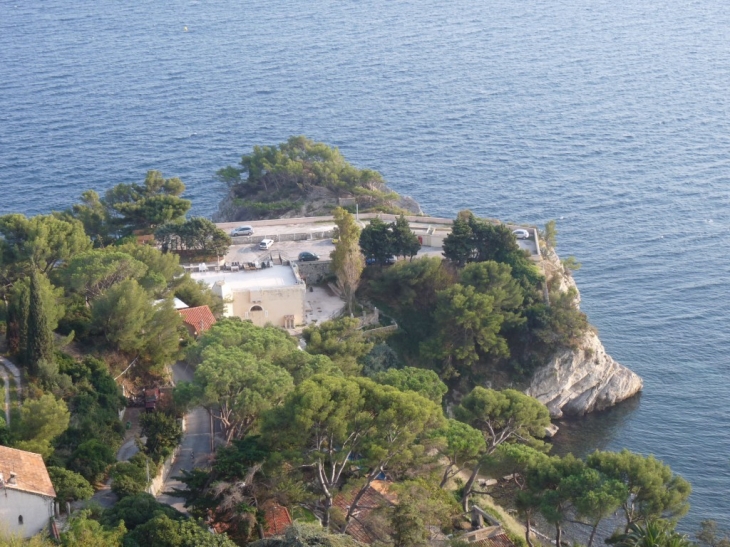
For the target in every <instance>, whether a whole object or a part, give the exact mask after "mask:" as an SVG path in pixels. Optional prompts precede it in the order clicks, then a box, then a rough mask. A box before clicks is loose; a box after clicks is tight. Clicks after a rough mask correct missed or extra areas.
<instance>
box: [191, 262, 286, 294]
mask: <svg viewBox="0 0 730 547" xmlns="http://www.w3.org/2000/svg"><path fill="white" fill-rule="evenodd" d="M190 277H192V278H193V279H194V280H196V281H205V283H207V284H208V285H209V286H211V287H212V286H213V285H214V284H215V283H216V282H217V281H224V282H225V283H226V285H228V286H229V287H230V288H231V289H234V290H236V289H265V288H271V287H290V286H293V285H298V284H299V283H301V280H300V279H298V277H297V275H296V274H295V273H294V269H293V268H292V267H291V266H278V265H275V266H272V267H271V268H262V269H259V270H248V271H238V272H231V271H225V270H223V271H220V272H214V271H208V272H191V274H190Z"/></svg>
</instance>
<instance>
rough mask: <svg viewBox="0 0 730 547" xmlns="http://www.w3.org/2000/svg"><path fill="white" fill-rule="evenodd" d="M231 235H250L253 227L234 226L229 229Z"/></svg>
mask: <svg viewBox="0 0 730 547" xmlns="http://www.w3.org/2000/svg"><path fill="white" fill-rule="evenodd" d="M231 235H232V236H233V237H236V236H252V235H253V228H252V227H251V226H239V227H238V228H234V229H233V230H231Z"/></svg>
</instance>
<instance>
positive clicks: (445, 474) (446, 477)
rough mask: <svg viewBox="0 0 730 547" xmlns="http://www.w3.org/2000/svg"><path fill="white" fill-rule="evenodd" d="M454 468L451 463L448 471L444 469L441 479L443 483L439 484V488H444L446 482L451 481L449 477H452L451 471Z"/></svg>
mask: <svg viewBox="0 0 730 547" xmlns="http://www.w3.org/2000/svg"><path fill="white" fill-rule="evenodd" d="M452 468H453V465H450V464H449V466H448V467H447V468H446V471H444V476H443V478H442V479H441V484H439V488H443V487H444V486H446V483H447V482H449V479H450V478H451V477H449V471H451V469H452Z"/></svg>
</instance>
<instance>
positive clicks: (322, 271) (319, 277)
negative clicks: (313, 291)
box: [298, 260, 332, 285]
mask: <svg viewBox="0 0 730 547" xmlns="http://www.w3.org/2000/svg"><path fill="white" fill-rule="evenodd" d="M330 264H332V261H331V260H317V261H315V262H298V265H299V275H301V276H302V278H303V279H304V280H305V281H306V283H307V285H317V284H318V283H321V282H322V281H323V280H324V279H325V278H326V277H327V276H328V275H330V274H331V273H332V270H330Z"/></svg>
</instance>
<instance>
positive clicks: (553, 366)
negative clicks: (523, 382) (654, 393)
mask: <svg viewBox="0 0 730 547" xmlns="http://www.w3.org/2000/svg"><path fill="white" fill-rule="evenodd" d="M543 268H544V271H545V275H546V277H547V278H548V279H549V280H550V284H551V285H552V287H553V289H554V290H558V291H560V292H567V291H568V290H570V289H575V290H576V300H575V305H576V307H578V305H579V303H580V293H579V292H578V287H577V286H576V284H575V280H574V279H573V277H572V276H571V275H570V273H569V272H566V271H565V269H564V268H563V266H562V264H561V262H560V258H559V257H558V255H557V254H556V253H555V251H553V250H552V249H548V250H547V251H543ZM642 387H643V381H642V380H641V378H640V377H639V375H638V374H636V373H635V372H633V371H631V370H629V369H628V368H626V367H625V366H623V365H621V364H620V363H618V362H617V361H616V360H615V359H613V357H611V356H610V355H609V354H608V353H606V350H605V348H604V347H603V344H602V343H601V341H600V340H599V339H598V335H597V334H596V333H595V331H593V330H590V331H588V332H587V333H586V334H585V335H584V336H583V339H582V340H581V342H580V343H579V344H578V349H575V350H574V349H567V348H566V349H565V350H563V351H560V352H558V353H556V354H555V355H553V357H552V358H551V359H550V361H548V363H547V364H545V365H544V366H542V367H540V368H539V369H537V371H536V372H535V374H534V375H533V377H532V380H531V382H530V386H529V387H528V389H527V390H526V393H527V394H528V395H531V396H532V397H535V398H536V399H537V400H538V401H540V402H542V403H543V404H545V406H547V407H548V410H550V416H551V417H552V418H560V417H562V416H564V415H567V416H582V415H584V414H587V413H588V412H593V411H595V410H605V409H606V408H609V407H611V406H613V405H615V404H616V403H619V402H621V401H623V400H624V399H628V398H629V397H632V396H633V395H636V394H637V393H638V392H639V391H641V389H642Z"/></svg>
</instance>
